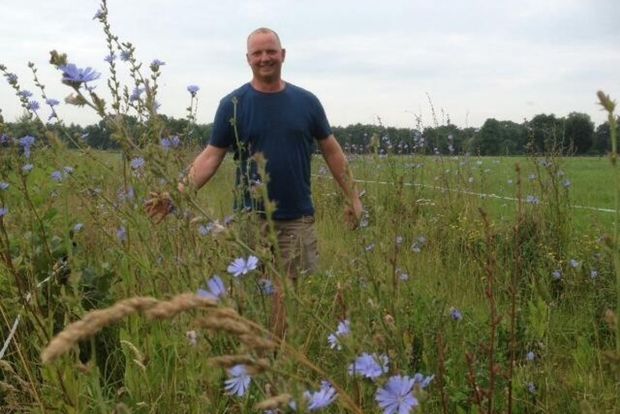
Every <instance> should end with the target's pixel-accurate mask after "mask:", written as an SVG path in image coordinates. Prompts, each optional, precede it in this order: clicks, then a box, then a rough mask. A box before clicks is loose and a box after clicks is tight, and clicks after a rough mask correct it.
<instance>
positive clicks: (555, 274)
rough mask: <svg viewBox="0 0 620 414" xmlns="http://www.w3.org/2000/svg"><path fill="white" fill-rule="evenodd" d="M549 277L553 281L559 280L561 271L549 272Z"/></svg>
mask: <svg viewBox="0 0 620 414" xmlns="http://www.w3.org/2000/svg"><path fill="white" fill-rule="evenodd" d="M551 277H553V279H554V280H560V279H562V271H561V270H557V269H556V270H554V271H553V272H551Z"/></svg>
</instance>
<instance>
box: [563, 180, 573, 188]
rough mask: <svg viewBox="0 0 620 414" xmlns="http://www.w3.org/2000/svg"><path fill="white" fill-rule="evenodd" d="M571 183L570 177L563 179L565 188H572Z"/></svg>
mask: <svg viewBox="0 0 620 414" xmlns="http://www.w3.org/2000/svg"><path fill="white" fill-rule="evenodd" d="M571 185H572V183H571V182H570V180H569V179H566V180H564V181H562V187H564V188H567V189H568V188H570V186H571Z"/></svg>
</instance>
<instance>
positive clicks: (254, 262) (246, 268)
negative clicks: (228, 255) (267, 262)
mask: <svg viewBox="0 0 620 414" xmlns="http://www.w3.org/2000/svg"><path fill="white" fill-rule="evenodd" d="M257 266H258V258H257V257H256V256H249V257H248V258H247V260H245V259H244V258H243V257H238V258H236V259H235V260H234V261H233V262H232V263H231V264H230V265H228V268H227V270H228V273H230V274H232V275H233V276H234V277H239V276H241V275H246V274H248V273H249V272H251V271H252V270H255V269H256V267H257Z"/></svg>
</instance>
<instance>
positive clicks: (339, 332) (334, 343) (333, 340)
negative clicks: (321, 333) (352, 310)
mask: <svg viewBox="0 0 620 414" xmlns="http://www.w3.org/2000/svg"><path fill="white" fill-rule="evenodd" d="M350 333H351V322H349V320H348V319H344V320H342V321H340V322H338V327H337V328H336V332H334V333H332V334H330V335H329V336H328V337H327V342H328V343H329V347H330V348H331V349H337V350H341V349H342V345H341V344H340V341H339V340H338V338H339V337H341V336H348V335H349V334H350Z"/></svg>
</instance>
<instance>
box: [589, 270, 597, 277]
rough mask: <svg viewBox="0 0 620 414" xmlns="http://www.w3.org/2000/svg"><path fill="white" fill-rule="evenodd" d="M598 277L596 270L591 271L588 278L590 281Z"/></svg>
mask: <svg viewBox="0 0 620 414" xmlns="http://www.w3.org/2000/svg"><path fill="white" fill-rule="evenodd" d="M597 277H598V271H597V270H591V271H590V278H591V279H596V278H597Z"/></svg>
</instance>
